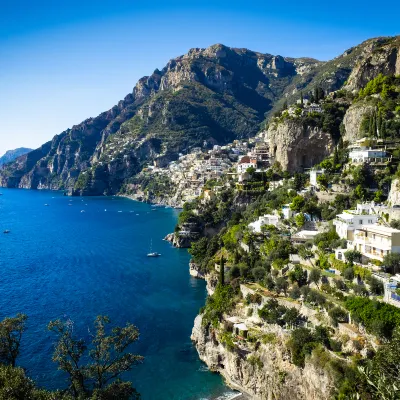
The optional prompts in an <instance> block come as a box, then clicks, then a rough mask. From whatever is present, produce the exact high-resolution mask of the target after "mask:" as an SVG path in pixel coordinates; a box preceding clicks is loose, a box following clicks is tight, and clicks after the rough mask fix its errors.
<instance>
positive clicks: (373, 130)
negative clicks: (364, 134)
mask: <svg viewBox="0 0 400 400" xmlns="http://www.w3.org/2000/svg"><path fill="white" fill-rule="evenodd" d="M376 131H377V126H376V114H374V116H373V119H372V132H371V133H372V136H373V137H375V136H376Z"/></svg>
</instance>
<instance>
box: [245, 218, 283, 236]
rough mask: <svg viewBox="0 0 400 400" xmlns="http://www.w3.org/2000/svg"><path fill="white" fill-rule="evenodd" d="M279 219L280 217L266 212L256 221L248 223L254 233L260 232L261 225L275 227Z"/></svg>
mask: <svg viewBox="0 0 400 400" xmlns="http://www.w3.org/2000/svg"><path fill="white" fill-rule="evenodd" d="M279 219H280V218H279V216H278V215H273V214H266V215H263V216H262V217H259V218H258V220H257V221H254V222H252V223H251V224H249V229H250V230H251V231H253V232H254V233H261V227H263V226H264V225H273V226H275V227H277V225H278V223H279Z"/></svg>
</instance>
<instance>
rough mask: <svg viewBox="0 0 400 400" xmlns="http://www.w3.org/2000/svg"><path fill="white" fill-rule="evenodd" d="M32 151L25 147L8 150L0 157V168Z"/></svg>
mask: <svg viewBox="0 0 400 400" xmlns="http://www.w3.org/2000/svg"><path fill="white" fill-rule="evenodd" d="M30 151H32V149H29V148H27V147H18V149H14V150H8V151H6V152H5V153H4V154H3V155H2V156H1V157H0V166H2V165H4V164H7V163H9V162H12V161H14V160H15V159H16V158H18V157H20V156H23V155H24V154H26V153H29V152H30Z"/></svg>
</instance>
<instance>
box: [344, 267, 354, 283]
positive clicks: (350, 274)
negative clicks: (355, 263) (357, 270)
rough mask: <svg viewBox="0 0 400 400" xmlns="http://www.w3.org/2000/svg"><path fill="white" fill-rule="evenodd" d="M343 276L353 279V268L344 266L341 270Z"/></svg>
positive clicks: (349, 279)
mask: <svg viewBox="0 0 400 400" xmlns="http://www.w3.org/2000/svg"><path fill="white" fill-rule="evenodd" d="M343 278H344V279H347V280H348V281H352V280H353V279H354V269H353V268H352V267H348V268H346V269H345V270H344V271H343Z"/></svg>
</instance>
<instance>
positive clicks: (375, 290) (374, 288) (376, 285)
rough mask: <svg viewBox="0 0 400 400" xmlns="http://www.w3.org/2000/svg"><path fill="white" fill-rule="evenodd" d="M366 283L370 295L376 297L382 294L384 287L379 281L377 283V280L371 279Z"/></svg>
mask: <svg viewBox="0 0 400 400" xmlns="http://www.w3.org/2000/svg"><path fill="white" fill-rule="evenodd" d="M368 283H369V289H370V291H371V293H372V294H375V295H377V296H379V295H381V294H383V292H384V287H383V283H382V282H381V281H378V279H376V278H374V277H371V278H370V279H369V282H368Z"/></svg>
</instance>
